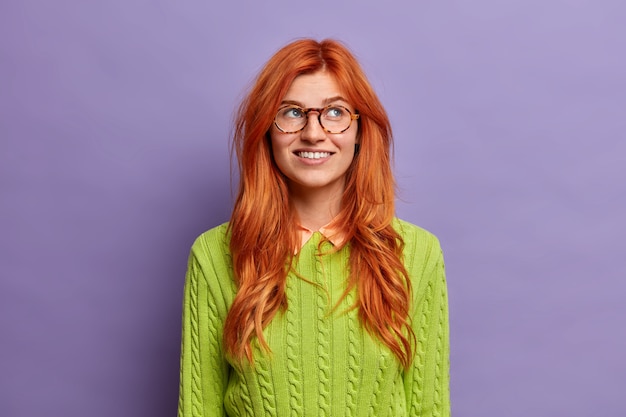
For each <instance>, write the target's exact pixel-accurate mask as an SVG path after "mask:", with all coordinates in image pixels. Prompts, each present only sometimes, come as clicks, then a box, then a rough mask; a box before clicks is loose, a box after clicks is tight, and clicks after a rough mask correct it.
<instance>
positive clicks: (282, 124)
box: [275, 106, 307, 133]
mask: <svg viewBox="0 0 626 417" xmlns="http://www.w3.org/2000/svg"><path fill="white" fill-rule="evenodd" d="M275 121H276V125H277V126H278V128H279V129H280V130H282V131H283V132H287V133H290V132H297V131H298V130H300V129H302V128H303V127H304V125H306V121H307V118H306V113H305V111H304V109H302V108H300V107H297V106H287V107H282V108H280V109H278V113H276V119H275Z"/></svg>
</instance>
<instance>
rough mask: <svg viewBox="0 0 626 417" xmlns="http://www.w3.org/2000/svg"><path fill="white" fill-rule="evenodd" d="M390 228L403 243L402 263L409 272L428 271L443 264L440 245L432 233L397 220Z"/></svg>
mask: <svg viewBox="0 0 626 417" xmlns="http://www.w3.org/2000/svg"><path fill="white" fill-rule="evenodd" d="M392 226H393V228H394V229H395V230H396V231H397V232H398V233H399V234H400V236H401V237H402V240H403V241H404V262H405V266H406V268H407V269H408V270H409V271H410V270H416V269H418V270H424V269H430V268H434V267H435V266H436V265H437V264H442V263H443V253H442V250H441V244H440V242H439V239H438V238H437V236H435V235H434V234H433V233H431V232H429V231H428V230H426V229H423V228H421V227H419V226H416V225H414V224H412V223H409V222H407V221H405V220H401V219H398V218H396V219H394V221H393V223H392Z"/></svg>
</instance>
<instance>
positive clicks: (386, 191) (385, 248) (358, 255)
mask: <svg viewBox="0 0 626 417" xmlns="http://www.w3.org/2000/svg"><path fill="white" fill-rule="evenodd" d="M317 71H326V72H327V73H329V74H330V75H332V76H333V77H334V78H335V80H336V81H337V83H338V85H339V86H340V87H341V88H342V93H343V94H344V95H345V98H346V99H347V100H348V102H349V103H350V104H352V105H353V106H354V108H355V109H356V110H357V111H358V113H359V114H360V118H359V119H358V120H359V127H358V128H359V130H358V137H359V144H360V149H359V151H358V152H357V153H356V155H355V157H354V159H353V161H352V164H351V166H350V168H349V169H348V171H347V173H346V186H345V191H344V193H343V196H342V202H341V209H340V212H339V214H338V215H337V218H336V220H335V223H334V224H336V225H337V227H338V228H339V229H340V230H341V232H342V233H343V235H344V236H345V237H346V238H347V239H346V242H349V244H350V261H349V265H350V275H349V279H348V285H347V289H346V292H345V293H344V294H343V297H345V296H346V294H347V293H348V292H349V291H352V290H354V289H355V288H356V292H357V301H356V303H355V306H354V307H355V308H358V316H359V319H360V321H361V323H362V324H363V326H364V327H365V328H366V329H367V331H369V332H370V333H371V334H372V335H373V336H375V337H377V338H379V340H381V341H382V342H383V343H384V344H385V345H386V346H388V348H389V349H390V350H391V351H392V352H393V354H394V355H395V356H396V357H397V358H398V360H399V361H400V363H401V364H402V365H403V366H404V367H408V366H409V364H410V363H411V360H412V357H413V349H414V342H415V335H414V333H413V331H412V330H411V327H410V325H409V318H408V312H409V304H410V300H411V296H410V294H411V285H410V280H409V278H408V274H407V271H406V268H405V267H404V264H403V262H402V248H403V245H404V242H403V241H402V238H401V236H400V235H399V234H398V233H397V232H396V231H395V230H394V229H393V227H392V225H391V224H392V221H393V217H394V213H395V208H394V198H395V196H394V191H395V182H394V179H393V175H392V171H391V162H390V160H391V155H390V153H391V148H392V134H391V126H390V123H389V119H388V117H387V114H386V112H385V110H384V108H383V106H382V104H381V103H380V101H379V99H378V97H377V96H376V94H375V92H374V90H373V89H372V87H371V85H370V84H369V82H368V80H367V78H366V76H365V74H364V72H363V70H362V69H361V66H360V65H359V63H358V62H357V60H356V59H355V57H354V56H353V55H352V54H351V53H350V51H349V50H348V49H347V48H346V47H345V46H344V45H342V44H341V43H340V42H338V41H335V40H324V41H321V42H317V41H315V40H312V39H302V40H297V41H295V42H293V43H290V44H288V45H286V46H285V47H283V48H282V49H280V50H279V51H278V52H277V53H276V54H275V55H274V56H272V57H271V58H270V60H269V61H268V62H267V64H266V65H265V67H264V68H263V69H262V70H261V72H260V74H259V75H258V78H257V79H256V82H255V83H254V85H253V87H252V88H251V90H250V92H249V94H248V95H247V97H246V98H245V99H244V100H243V101H242V103H241V105H240V107H239V110H238V113H237V116H236V121H235V128H234V134H233V150H234V152H235V153H236V155H237V161H238V167H239V190H238V195H237V199H236V202H235V206H234V209H233V213H232V217H231V219H230V224H229V232H230V250H231V254H232V260H233V268H234V275H235V279H236V282H237V286H238V291H237V294H236V296H235V299H234V301H233V304H232V306H231V307H230V310H229V312H228V315H227V318H226V322H225V326H224V347H225V351H226V353H227V354H229V355H231V356H232V357H233V358H235V359H236V360H244V359H245V358H247V359H248V360H250V361H252V360H253V354H252V352H253V349H252V346H251V343H252V340H253V338H254V337H256V338H257V339H258V341H259V343H260V346H261V347H262V348H263V349H265V350H269V347H268V345H267V342H266V341H265V338H264V337H263V328H264V327H265V326H266V325H267V324H268V323H269V322H270V321H271V320H272V318H273V317H274V316H275V315H276V313H277V312H278V311H279V310H281V309H284V308H285V307H286V306H287V299H286V296H285V280H286V277H287V274H288V273H289V270H290V268H291V262H292V259H293V256H294V255H293V251H294V247H296V245H297V242H298V236H297V234H296V227H295V226H296V222H297V218H296V214H295V213H294V210H293V209H292V208H291V206H290V201H289V190H288V185H287V181H286V178H285V176H284V175H283V174H282V173H281V172H280V170H279V169H278V167H277V165H276V163H275V162H274V160H273V156H272V150H271V145H270V142H269V130H270V127H271V125H272V123H273V119H274V115H275V114H276V111H277V110H278V107H279V105H280V103H281V100H282V99H283V97H284V95H285V94H286V92H287V90H288V89H289V87H290V85H291V83H292V82H293V80H294V79H295V78H296V77H297V76H298V75H301V74H311V73H314V72H317ZM343 297H342V299H343Z"/></svg>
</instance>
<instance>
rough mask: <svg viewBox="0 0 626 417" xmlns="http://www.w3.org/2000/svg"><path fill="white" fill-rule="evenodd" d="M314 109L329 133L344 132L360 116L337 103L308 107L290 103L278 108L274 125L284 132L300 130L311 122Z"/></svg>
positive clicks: (321, 124)
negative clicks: (310, 117)
mask: <svg viewBox="0 0 626 417" xmlns="http://www.w3.org/2000/svg"><path fill="white" fill-rule="evenodd" d="M312 111H314V112H317V120H318V121H319V122H320V126H322V129H324V131H326V132H328V133H343V132H345V131H346V130H348V128H349V127H350V125H351V124H352V121H353V120H356V119H358V118H359V114H352V113H351V112H350V110H348V109H347V108H345V107H344V106H338V105H336V104H331V105H330V106H326V107H321V108H313V107H310V108H308V109H303V108H302V107H299V106H295V105H291V104H290V105H288V106H283V107H281V108H279V109H278V112H277V113H276V117H275V118H274V125H275V126H276V127H277V128H278V130H280V131H281V132H283V133H296V132H299V131H301V130H302V129H304V127H305V126H306V125H307V123H308V122H309V113H310V112H312Z"/></svg>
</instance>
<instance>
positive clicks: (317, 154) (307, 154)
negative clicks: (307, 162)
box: [295, 152, 332, 159]
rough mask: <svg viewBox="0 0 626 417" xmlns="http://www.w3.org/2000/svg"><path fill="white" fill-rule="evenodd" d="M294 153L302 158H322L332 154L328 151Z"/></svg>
mask: <svg viewBox="0 0 626 417" xmlns="http://www.w3.org/2000/svg"><path fill="white" fill-rule="evenodd" d="M295 154H296V155H298V156H299V157H300V158H304V159H323V158H328V157H329V156H331V155H332V153H330V152H295Z"/></svg>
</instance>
